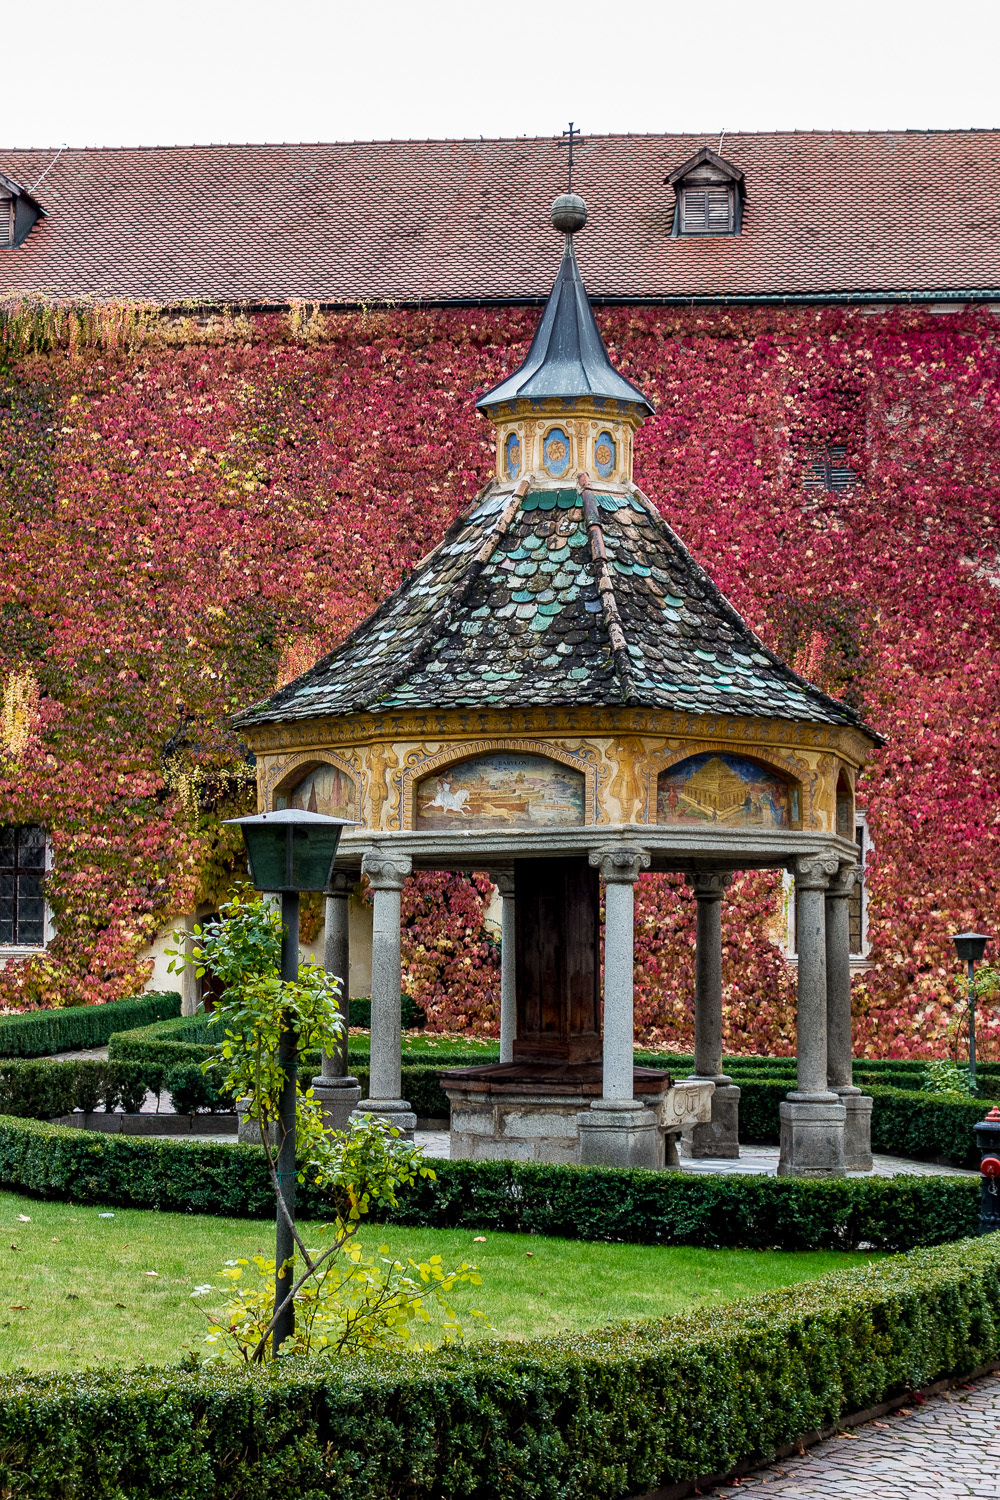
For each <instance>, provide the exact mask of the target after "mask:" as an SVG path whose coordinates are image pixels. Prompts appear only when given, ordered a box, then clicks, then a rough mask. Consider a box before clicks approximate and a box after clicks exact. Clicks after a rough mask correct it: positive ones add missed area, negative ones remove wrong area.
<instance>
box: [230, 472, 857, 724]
mask: <svg viewBox="0 0 1000 1500" xmlns="http://www.w3.org/2000/svg"><path fill="white" fill-rule="evenodd" d="M519 489H520V490H522V491H525V490H526V492H525V493H520V494H518V493H513V494H512V493H511V490H510V488H509V487H508V488H505V489H504V490H499V491H498V490H497V489H496V487H495V485H490V486H489V487H488V488H487V489H486V491H484V492H483V494H482V495H481V496H480V497H479V498H478V500H477V501H476V502H475V503H474V505H473V506H472V508H471V509H470V510H469V511H468V512H467V514H466V515H464V516H463V517H461V519H460V520H458V521H457V522H456V523H455V524H454V525H453V526H452V528H451V530H450V531H449V532H448V534H447V536H446V537H445V538H444V540H443V541H442V542H441V543H440V545H439V546H438V547H437V548H436V549H435V550H434V551H433V552H432V553H431V554H430V555H429V556H428V557H427V558H426V559H425V560H424V562H423V563H422V564H421V565H420V566H419V567H418V568H417V569H416V571H415V572H414V573H413V574H412V575H411V576H410V578H409V579H408V580H407V581H406V583H404V584H403V585H402V587H400V588H399V589H397V590H396V592H395V593H394V594H392V595H391V596H390V597H389V598H388V599H387V600H385V602H384V603H383V604H382V605H381V606H380V607H379V608H378V609H377V610H376V611H375V613H374V614H373V615H371V616H370V617H369V618H368V619H367V620H366V621H364V623H363V624H362V625H360V626H359V627H358V629H357V630H355V631H354V632H353V634H351V635H350V636H349V637H348V638H347V640H346V641H344V643H343V644H342V645H341V646H339V647H337V649H336V650H335V651H332V652H331V653H330V654H329V655H328V656H325V657H324V658H323V659H322V660H321V661H319V662H317V664H316V665H315V666H314V667H313V668H312V669H311V670H310V671H308V672H306V673H305V674H304V676H302V677H300V678H298V679H297V680H296V681H295V682H291V683H289V684H288V685H287V686H286V687H284V688H282V689H281V690H280V691H279V692H277V693H275V694H274V696H273V697H271V698H270V699H268V700H267V701H266V702H264V703H261V704H259V705H257V706H256V707H254V708H251V709H249V710H247V711H246V712H245V713H244V714H242V715H241V716H240V720H239V722H240V723H242V724H245V725H251V724H264V723H269V722H274V721H287V720H290V719H306V718H315V717H319V716H322V715H326V714H349V713H357V712H362V711H365V712H369V713H382V712H385V711H388V710H396V709H405V708H413V709H448V708H469V707H498V708H510V707H518V708H525V707H531V706H550V705H552V706H554V705H575V706H584V705H600V706H608V707H611V706H616V707H620V706H623V705H635V706H646V707H650V708H661V709H670V710H679V711H684V712H690V713H698V714H733V715H747V716H750V717H766V718H782V719H796V720H807V721H812V722H816V721H818V722H821V723H825V724H857V723H858V722H859V721H858V717H857V715H856V714H855V712H854V711H853V709H851V708H849V707H847V706H846V705H844V704H842V703H838V702H837V701H836V700H835V699H833V698H830V697H828V696H827V695H826V694H825V693H822V692H820V691H819V690H818V689H817V688H814V687H812V686H810V685H809V684H808V683H806V682H804V681H803V679H801V678H800V677H798V676H797V675H796V674H795V673H794V672H792V671H791V670H790V669H789V668H788V667H787V666H785V665H784V664H783V663H782V662H781V661H780V660H779V659H778V658H777V657H776V656H775V655H774V654H773V653H772V652H770V651H768V650H767V649H766V648H765V647H764V646H763V645H762V644H761V642H760V641H759V640H758V639H757V637H756V636H755V635H754V634H753V632H752V631H751V630H750V628H749V626H747V625H746V624H745V622H744V621H743V620H742V619H741V618H740V616H739V615H738V614H737V613H736V611H735V610H734V609H733V608H732V606H731V605H730V604H729V603H728V602H727V600H726V599H725V598H724V597H723V596H722V594H721V593H720V592H719V590H718V589H717V588H716V586H715V585H714V584H713V583H712V581H711V579H710V578H709V577H708V575H707V574H706V573H705V572H704V570H703V569H702V568H701V567H699V565H698V564H697V563H696V562H695V561H694V559H693V558H692V557H691V555H690V553H689V552H688V551H687V549H686V548H685V547H684V545H683V543H682V542H681V541H680V540H679V539H678V538H677V537H676V536H675V535H674V533H673V531H671V529H670V527H669V526H668V525H667V523H666V522H665V521H664V520H663V519H662V517H661V516H660V515H659V514H658V512H657V511H656V510H655V508H654V507H653V506H652V505H651V503H650V502H649V501H648V500H647V499H646V498H645V497H644V496H643V495H641V494H640V493H639V491H638V490H635V489H632V490H631V491H630V492H628V493H624V494H623V493H604V492H601V491H599V490H591V489H590V488H589V487H588V486H587V485H586V482H585V481H584V482H582V485H581V487H580V488H573V489H559V490H557V489H538V490H531V489H527V487H526V485H524V484H522V485H521V486H519Z"/></svg>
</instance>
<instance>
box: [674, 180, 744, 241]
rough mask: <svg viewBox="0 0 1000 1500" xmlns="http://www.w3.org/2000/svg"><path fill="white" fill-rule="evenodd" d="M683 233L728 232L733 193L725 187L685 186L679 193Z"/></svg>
mask: <svg viewBox="0 0 1000 1500" xmlns="http://www.w3.org/2000/svg"><path fill="white" fill-rule="evenodd" d="M681 221H682V222H681V232H682V233H683V234H729V233H730V231H731V230H732V227H733V195H732V192H731V191H730V189H729V188H727V187H704V188H693V187H690V188H685V189H684V190H683V192H682V194H681Z"/></svg>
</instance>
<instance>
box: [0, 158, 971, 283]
mask: <svg viewBox="0 0 1000 1500" xmlns="http://www.w3.org/2000/svg"><path fill="white" fill-rule="evenodd" d="M705 144H709V145H712V146H713V147H714V146H717V145H718V142H717V141H716V140H714V138H713V139H712V140H711V141H707V140H706V138H705V137H703V136H695V135H674V136H667V135H649V136H622V135H617V136H615V135H608V136H591V137H589V138H587V139H585V140H584V141H583V142H582V143H581V144H580V145H579V146H578V147H577V148H576V152H575V156H576V161H575V172H576V185H577V186H578V188H579V190H580V192H581V193H582V194H583V196H584V197H585V198H586V200H587V206H588V209H589V211H590V223H589V225H588V228H587V230H586V234H585V235H584V236H582V237H581V241H580V245H579V256H580V262H581V266H582V269H583V272H584V274H585V276H586V278H587V284H588V287H589V289H590V293H591V296H593V297H596V298H599V299H601V298H637V299H639V300H645V299H653V298H660V297H671V298H683V299H687V298H692V297H711V298H719V297H739V298H750V299H753V298H757V297H763V296H767V297H789V296H791V297H794V296H809V295H821V294H826V295H834V294H850V293H868V294H877V293H898V294H905V293H911V292H912V293H920V292H922V293H928V292H930V293H938V294H945V293H948V292H961V291H977V290H978V291H991V290H993V289H996V288H997V286H998V284H1000V131H993V130H991V131H940V132H926V133H925V132H917V131H913V132H907V131H902V132H893V131H887V132H878V133H875V132H870V133H865V134H838V133H805V134H799V133H785V134H768V135H738V134H736V135H729V134H727V135H726V138H725V145H724V151H725V156H726V159H727V160H728V161H730V162H732V163H733V164H734V165H735V166H737V167H738V168H740V169H741V170H742V171H743V172H744V173H745V176H746V190H747V198H746V205H745V209H744V219H743V233H742V234H741V235H739V236H734V237H721V238H717V237H712V236H708V237H703V238H697V237H695V238H678V239H675V238H671V225H672V219H673V207H674V194H673V190H672V189H671V188H670V187H669V186H667V185H666V184H665V182H664V178H665V177H667V176H668V174H669V173H670V172H671V171H673V170H674V169H675V168H676V167H678V166H679V165H680V164H681V163H682V162H684V161H685V160H686V159H687V158H689V157H690V156H692V155H693V154H694V152H695V151H697V150H698V149H699V148H700V147H701V146H703V145H705ZM565 155H566V153H565V150H564V149H563V148H562V146H561V144H560V142H559V141H557V140H554V139H549V138H546V139H534V140H500V141H482V140H480V141H388V142H362V143H353V144H350V143H348V144H337V145H298V146H297V145H291V146H289V145H274V146H239V145H236V146H184V147H180V146H178V147H162V148H160V147H157V148H141V149H140V148H122V149H116V150H75V149H74V150H67V151H64V152H63V153H62V155H61V156H59V158H58V160H56V161H53V158H54V157H55V156H56V153H55V151H34V150H33V151H26V150H0V171H2V172H4V173H5V174H7V175H8V176H9V177H11V178H13V179H14V180H15V181H17V182H19V183H21V184H22V185H23V186H25V187H27V188H28V189H29V190H30V189H31V187H32V185H33V184H34V183H35V182H36V181H37V180H38V179H39V178H40V177H41V176H42V174H43V172H45V171H46V169H47V168H48V169H49V170H48V173H47V175H46V176H45V178H44V180H43V181H42V183H41V186H40V187H39V188H38V192H37V196H38V199H39V201H40V202H41V204H42V206H43V207H44V209H45V210H46V212H47V213H48V215H49V217H48V218H47V219H45V220H43V221H41V222H40V223H38V224H36V225H35V226H34V227H33V229H32V230H31V233H30V234H29V236H28V238H27V240H26V241H25V243H24V245H23V246H21V247H20V248H18V249H14V250H3V251H0V293H3V292H6V291H9V290H10V291H17V290H20V291H31V292H43V293H49V294H52V295H65V296H80V295H93V296H98V297H110V296H115V297H119V296H120V297H132V298H138V299H142V300H148V301H153V302H161V303H174V302H178V301H181V300H184V299H188V298H193V299H199V300H208V301H247V302H251V303H260V302H272V301H273V302H278V303H284V302H287V301H289V300H290V299H294V298H305V299H314V300H317V301H320V302H325V303H348V304H357V303H361V302H367V303H371V302H378V301H384V300H391V301H399V302H404V303H413V302H417V301H421V300H424V301H432V302H440V301H452V300H461V299H473V300H478V299H511V300H515V301H524V300H529V299H535V298H538V299H541V298H544V297H545V296H546V294H547V293H548V290H549V282H550V275H551V271H550V267H551V253H552V251H551V245H552V240H551V229H550V227H549V223H548V209H549V203H550V201H551V199H552V198H553V197H554V196H555V194H556V193H558V192H560V191H561V190H562V188H563V186H564V180H565Z"/></svg>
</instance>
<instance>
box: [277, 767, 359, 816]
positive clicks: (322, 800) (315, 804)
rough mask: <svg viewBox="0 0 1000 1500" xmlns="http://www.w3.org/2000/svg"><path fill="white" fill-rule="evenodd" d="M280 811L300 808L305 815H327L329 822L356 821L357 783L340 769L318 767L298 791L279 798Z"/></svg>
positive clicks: (300, 785) (306, 778)
mask: <svg viewBox="0 0 1000 1500" xmlns="http://www.w3.org/2000/svg"><path fill="white" fill-rule="evenodd" d="M274 805H275V807H276V808H281V807H298V808H300V809H301V810H302V811H303V812H317V813H324V814H325V815H326V816H327V817H328V818H356V817H357V815H358V814H357V798H356V796H355V789H354V782H353V780H352V778H351V777H350V776H348V775H347V774H346V773H345V772H344V771H342V770H341V769H340V767H339V766H317V767H316V769H315V771H310V772H309V774H308V775H307V776H305V777H304V778H303V780H302V781H300V782H299V784H298V786H297V787H295V789H294V791H291V792H286V793H285V794H284V795H283V796H282V795H281V793H279V794H278V796H277V797H275V799H274Z"/></svg>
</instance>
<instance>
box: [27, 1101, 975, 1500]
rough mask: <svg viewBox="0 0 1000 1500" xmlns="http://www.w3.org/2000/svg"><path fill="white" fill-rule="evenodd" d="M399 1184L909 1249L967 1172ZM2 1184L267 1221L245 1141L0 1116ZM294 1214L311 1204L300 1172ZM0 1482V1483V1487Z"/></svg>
mask: <svg viewBox="0 0 1000 1500" xmlns="http://www.w3.org/2000/svg"><path fill="white" fill-rule="evenodd" d="M433 1166H434V1170H435V1172H436V1173H437V1178H436V1181H435V1182H431V1183H427V1182H425V1183H422V1184H421V1185H420V1187H419V1188H417V1189H406V1190H404V1191H403V1192H402V1193H401V1194H400V1206H399V1208H398V1210H397V1211H395V1212H394V1213H393V1215H392V1218H393V1220H394V1221H396V1222H400V1223H406V1224H414V1225H418V1224H419V1225H426V1226H427V1227H432V1228H454V1227H464V1228H473V1227H475V1228H485V1229H500V1230H509V1231H511V1232H516V1233H524V1234H550V1235H558V1236H561V1237H562V1238H565V1239H584V1240H609V1241H622V1242H625V1241H628V1242H632V1243H635V1244H648V1245H659V1244H662V1245H704V1246H712V1247H718V1248H722V1247H726V1246H731V1247H744V1248H747V1249H754V1250H759V1249H768V1248H778V1249H786V1250H802V1249H839V1250H843V1249H851V1248H853V1247H855V1246H857V1245H858V1244H861V1243H864V1244H869V1245H872V1246H874V1247H876V1248H877V1249H881V1250H909V1249H911V1248H912V1247H913V1246H915V1245H927V1244H938V1243H941V1242H942V1241H945V1240H954V1239H960V1238H962V1237H963V1236H964V1235H968V1234H974V1233H975V1232H976V1229H977V1227H978V1223H979V1179H978V1178H970V1177H876V1178H840V1179H839V1180H834V1181H825V1182H824V1181H820V1182H813V1181H808V1180H805V1179H802V1178H796V1177H781V1178H778V1177H763V1176H761V1177H755V1176H747V1177H736V1176H733V1177H730V1176H723V1175H719V1176H714V1175H713V1176H708V1175H705V1176H702V1175H701V1174H698V1175H695V1174H693V1173H691V1174H688V1173H677V1172H649V1171H642V1170H639V1169H637V1168H636V1169H628V1170H626V1169H624V1168H615V1167H568V1166H556V1165H551V1164H548V1163H544V1162H509V1161H498V1162H475V1161H435V1162H434V1163H433ZM0 1184H2V1185H3V1186H5V1187H9V1188H13V1189H20V1190H23V1191H26V1192H29V1193H36V1194H38V1196H40V1197H47V1198H72V1199H73V1201H74V1202H75V1203H83V1202H89V1203H107V1204H111V1205H117V1206H120V1207H122V1208H159V1209H175V1210H178V1211H179V1212H192V1213H214V1214H232V1215H237V1216H245V1217H249V1218H269V1217H271V1215H272V1214H273V1212H274V1195H273V1192H272V1189H271V1185H270V1182H269V1180H268V1176H267V1169H266V1163H265V1159H264V1153H263V1151H262V1150H261V1149H260V1148H259V1147H256V1146H230V1145H225V1144H222V1143H218V1144H217V1143H214V1142H197V1141H178V1140H170V1139H162V1138H161V1139H157V1138H155V1137H149V1136H127V1135H90V1134H89V1133H88V1132H85V1131H81V1130H64V1129H62V1128H61V1127H60V1126H57V1125H44V1124H40V1123H38V1122H36V1121H34V1120H12V1119H0ZM297 1201H298V1204H299V1209H300V1213H301V1215H302V1217H303V1218H308V1217H310V1216H315V1215H316V1214H317V1213H321V1212H323V1211H324V1210H323V1208H322V1203H321V1200H320V1199H318V1198H317V1197H316V1195H315V1194H314V1193H313V1192H312V1190H311V1188H310V1186H309V1184H308V1183H306V1184H303V1185H302V1186H300V1187H299V1188H298V1189H297ZM0 1493H2V1492H0Z"/></svg>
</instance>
